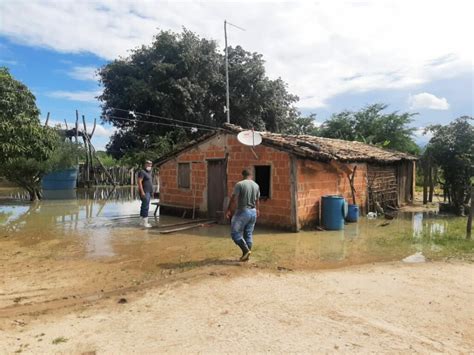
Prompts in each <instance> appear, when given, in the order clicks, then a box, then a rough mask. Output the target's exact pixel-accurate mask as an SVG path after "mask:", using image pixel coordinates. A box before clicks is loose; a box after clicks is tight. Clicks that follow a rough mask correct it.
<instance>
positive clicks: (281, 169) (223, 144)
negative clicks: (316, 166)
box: [160, 134, 292, 228]
mask: <svg viewBox="0 0 474 355" xmlns="http://www.w3.org/2000/svg"><path fill="white" fill-rule="evenodd" d="M225 158H227V195H228V196H229V197H230V194H231V193H232V190H233V188H234V185H235V184H236V183H237V182H238V181H240V180H241V179H242V175H241V173H242V170H243V169H245V168H250V169H253V167H254V166H256V165H269V166H271V183H270V197H269V198H268V199H265V200H261V201H260V218H259V222H260V223H262V224H266V225H273V226H277V227H283V228H291V227H292V226H291V201H290V200H291V192H290V191H291V190H290V189H291V183H290V176H289V175H290V159H289V156H288V154H287V153H285V152H281V151H279V150H277V149H274V148H271V147H266V146H263V145H259V146H257V147H255V148H254V149H253V151H252V149H251V148H250V147H247V146H244V145H242V144H241V143H239V142H238V140H237V138H236V136H235V135H232V134H222V135H219V136H216V137H214V138H212V139H210V140H209V141H205V142H202V143H201V144H199V145H197V146H195V147H193V148H192V149H189V150H187V151H184V152H182V153H181V154H179V155H177V156H176V157H175V158H173V159H171V160H169V161H168V162H166V163H165V164H163V165H162V166H161V167H160V183H161V186H160V199H161V201H162V202H163V203H165V204H170V205H176V206H187V207H192V206H193V202H194V200H195V203H196V206H199V210H200V212H201V213H203V212H206V211H207V160H208V159H225ZM185 162H190V163H191V179H190V180H191V186H190V188H189V189H183V188H179V187H178V176H177V174H178V164H179V163H185Z"/></svg>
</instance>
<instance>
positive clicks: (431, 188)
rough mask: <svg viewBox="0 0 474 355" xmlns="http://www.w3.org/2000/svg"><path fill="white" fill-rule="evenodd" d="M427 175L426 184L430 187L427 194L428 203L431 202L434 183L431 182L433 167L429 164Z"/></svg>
mask: <svg viewBox="0 0 474 355" xmlns="http://www.w3.org/2000/svg"><path fill="white" fill-rule="evenodd" d="M429 172H430V173H429V175H428V184H429V186H430V192H429V197H428V201H429V202H433V192H434V182H433V167H432V166H431V164H430V168H429Z"/></svg>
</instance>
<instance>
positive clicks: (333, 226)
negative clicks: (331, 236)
mask: <svg viewBox="0 0 474 355" xmlns="http://www.w3.org/2000/svg"><path fill="white" fill-rule="evenodd" d="M345 207H346V203H345V200H344V198H343V197H342V196H339V195H326V196H323V197H322V212H321V217H322V222H323V228H324V229H327V230H341V229H344V217H345V214H346V213H345Z"/></svg>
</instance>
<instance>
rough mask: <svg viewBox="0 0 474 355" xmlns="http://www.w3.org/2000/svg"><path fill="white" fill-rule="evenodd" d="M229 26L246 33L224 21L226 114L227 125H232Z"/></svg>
mask: <svg viewBox="0 0 474 355" xmlns="http://www.w3.org/2000/svg"><path fill="white" fill-rule="evenodd" d="M227 24H229V25H231V26H233V27H235V28H238V29H239V30H241V31H245V29H243V28H242V27H239V26H236V25H233V24H232V23H230V22H227V20H224V38H225V88H226V96H225V112H226V114H227V120H226V122H227V123H230V99H229V50H228V48H227Z"/></svg>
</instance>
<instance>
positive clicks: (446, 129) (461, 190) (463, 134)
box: [425, 116, 474, 214]
mask: <svg viewBox="0 0 474 355" xmlns="http://www.w3.org/2000/svg"><path fill="white" fill-rule="evenodd" d="M472 120H473V118H472V117H469V116H462V117H459V118H457V119H456V120H454V121H453V122H451V123H450V124H449V125H446V126H442V125H433V126H430V127H428V129H427V130H428V131H430V132H432V133H433V137H432V138H431V139H430V141H429V143H428V146H427V147H426V152H425V155H427V156H431V157H432V158H433V159H434V162H435V164H436V165H438V166H439V167H440V168H441V170H442V172H443V177H444V182H445V184H444V188H445V189H446V190H447V192H448V197H449V200H450V202H451V204H452V205H453V207H454V208H455V209H456V211H458V213H460V214H462V213H463V212H464V205H466V204H468V203H469V200H470V193H471V188H472V187H471V184H472V181H471V179H472V177H473V176H474V143H473V142H474V127H473V125H472V123H471V122H472Z"/></svg>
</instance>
